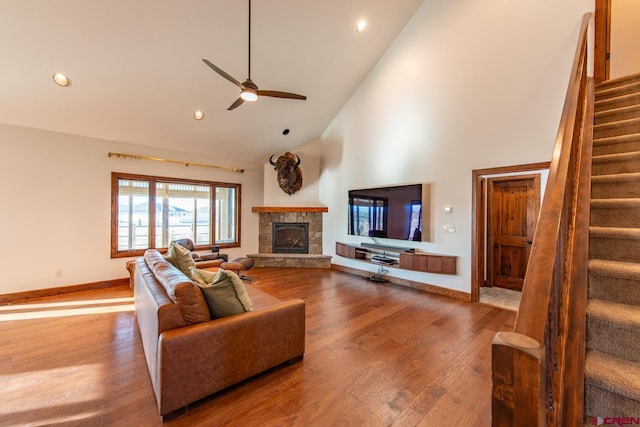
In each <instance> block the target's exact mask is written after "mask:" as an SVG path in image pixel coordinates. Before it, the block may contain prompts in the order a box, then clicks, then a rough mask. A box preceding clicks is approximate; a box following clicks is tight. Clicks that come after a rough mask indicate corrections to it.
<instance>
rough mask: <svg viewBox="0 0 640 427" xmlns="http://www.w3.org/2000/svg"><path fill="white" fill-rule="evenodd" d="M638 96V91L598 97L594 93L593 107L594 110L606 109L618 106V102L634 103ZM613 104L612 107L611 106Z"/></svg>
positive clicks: (639, 95) (639, 94)
mask: <svg viewBox="0 0 640 427" xmlns="http://www.w3.org/2000/svg"><path fill="white" fill-rule="evenodd" d="M638 98H640V93H638V92H632V93H624V94H622V95H618V96H610V97H605V98H598V97H597V95H596V100H595V103H594V108H595V111H596V112H598V113H599V112H601V111H607V110H610V109H612V108H619V107H617V106H616V105H619V104H623V105H624V104H629V105H634V104H636V103H637V102H638ZM611 105H613V107H611Z"/></svg>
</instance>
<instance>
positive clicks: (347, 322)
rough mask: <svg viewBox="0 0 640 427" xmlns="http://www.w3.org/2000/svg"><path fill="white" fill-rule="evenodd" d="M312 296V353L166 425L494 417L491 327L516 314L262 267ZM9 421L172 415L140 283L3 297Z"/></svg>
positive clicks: (143, 419)
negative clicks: (156, 381)
mask: <svg viewBox="0 0 640 427" xmlns="http://www.w3.org/2000/svg"><path fill="white" fill-rule="evenodd" d="M250 273H251V276H252V277H254V278H255V279H256V280H254V282H253V285H254V286H256V287H258V288H261V289H263V290H265V291H267V292H269V293H271V294H273V295H275V296H277V297H279V298H281V299H290V298H301V299H304V300H305V301H306V304H307V305H306V309H307V319H306V320H307V325H306V327H307V335H306V353H305V357H304V360H303V361H302V362H300V363H296V364H293V365H283V366H281V367H278V368H275V369H272V370H271V371H268V372H266V373H264V374H262V375H259V376H257V377H255V378H253V379H251V380H248V381H246V382H244V383H242V384H240V385H238V386H235V387H233V388H231V389H229V390H226V391H224V392H221V393H218V394H217V395H215V396H213V397H210V398H207V399H204V400H203V401H201V402H198V403H197V404H195V405H192V407H191V408H190V412H189V413H188V414H186V415H183V416H181V417H179V418H176V419H174V420H172V421H169V422H167V423H165V425H167V426H224V425H233V426H238V425H244V426H257V425H260V426H277V425H281V426H330V425H331V426H335V425H342V426H363V425H370V426H391V425H393V426H414V425H421V426H449V425H465V426H483V425H490V405H491V400H490V394H491V340H492V339H493V336H494V334H495V333H496V331H498V330H507V329H511V328H512V326H513V321H514V318H515V314H514V313H513V312H510V311H505V310H501V309H498V308H494V307H490V306H486V305H483V304H472V303H467V302H464V301H460V300H456V299H451V298H448V297H444V296H438V295H432V294H428V293H425V292H423V291H418V290H414V289H410V288H404V287H400V286H395V285H389V284H378V283H373V282H369V281H367V280H364V279H362V278H360V277H357V276H353V275H349V274H346V273H342V272H338V271H332V270H328V269H267V268H254V269H252V270H251V272H250ZM0 343H2V345H1V347H0V384H1V387H0V401H1V402H2V405H1V406H0V426H14V425H20V426H23V425H30V426H43V425H48V426H50V425H64V426H73V425H78V426H106V425H115V426H160V425H162V422H161V419H160V417H159V416H158V413H157V409H156V402H155V397H154V395H153V391H152V388H151V381H150V379H149V375H148V372H147V367H146V363H145V359H144V355H143V352H142V345H141V341H140V336H139V333H138V330H137V327H136V324H135V317H134V311H133V301H132V298H131V291H130V290H129V288H128V287H125V286H122V287H118V288H111V289H102V290H95V291H89V292H81V293H76V294H69V295H64V296H57V297H50V298H46V299H41V300H38V301H31V302H29V303H22V304H14V305H8V306H0Z"/></svg>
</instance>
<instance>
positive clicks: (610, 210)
mask: <svg viewBox="0 0 640 427" xmlns="http://www.w3.org/2000/svg"><path fill="white" fill-rule="evenodd" d="M590 224H591V225H592V226H594V227H621V228H640V212H639V210H638V204H637V203H632V204H629V205H627V206H625V207H618V206H612V207H603V208H595V207H593V206H592V207H591V219H590ZM617 238H618V239H620V237H617ZM620 240H621V241H623V239H620Z"/></svg>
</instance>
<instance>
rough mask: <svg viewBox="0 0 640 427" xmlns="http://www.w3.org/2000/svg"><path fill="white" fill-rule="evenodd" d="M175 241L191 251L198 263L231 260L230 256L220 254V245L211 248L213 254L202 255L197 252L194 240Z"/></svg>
mask: <svg viewBox="0 0 640 427" xmlns="http://www.w3.org/2000/svg"><path fill="white" fill-rule="evenodd" d="M174 241H175V242H176V243H177V244H179V245H180V246H182V247H185V248H187V249H189V251H191V257H192V258H193V260H194V261H195V262H196V263H199V262H203V261H213V260H220V262H226V261H228V260H229V255H227V254H221V253H220V246H218V245H213V246H211V253H208V254H203V255H201V254H199V253H197V252H195V245H194V244H193V240H191V239H177V240H174Z"/></svg>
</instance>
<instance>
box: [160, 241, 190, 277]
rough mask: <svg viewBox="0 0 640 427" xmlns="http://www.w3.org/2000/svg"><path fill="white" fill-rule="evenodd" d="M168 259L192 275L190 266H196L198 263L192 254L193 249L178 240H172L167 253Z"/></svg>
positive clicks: (188, 274)
mask: <svg viewBox="0 0 640 427" xmlns="http://www.w3.org/2000/svg"><path fill="white" fill-rule="evenodd" d="M165 258H166V259H167V261H169V262H170V263H171V264H173V266H174V267H176V268H177V269H178V270H180V271H182V272H183V273H184V274H185V275H187V276H189V277H190V272H189V268H190V267H195V266H196V263H195V261H194V260H193V257H192V256H191V251H190V250H189V249H187V248H185V247H184V246H180V245H179V244H177V243H176V242H171V245H170V246H169V251H168V252H167V254H166V255H165Z"/></svg>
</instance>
